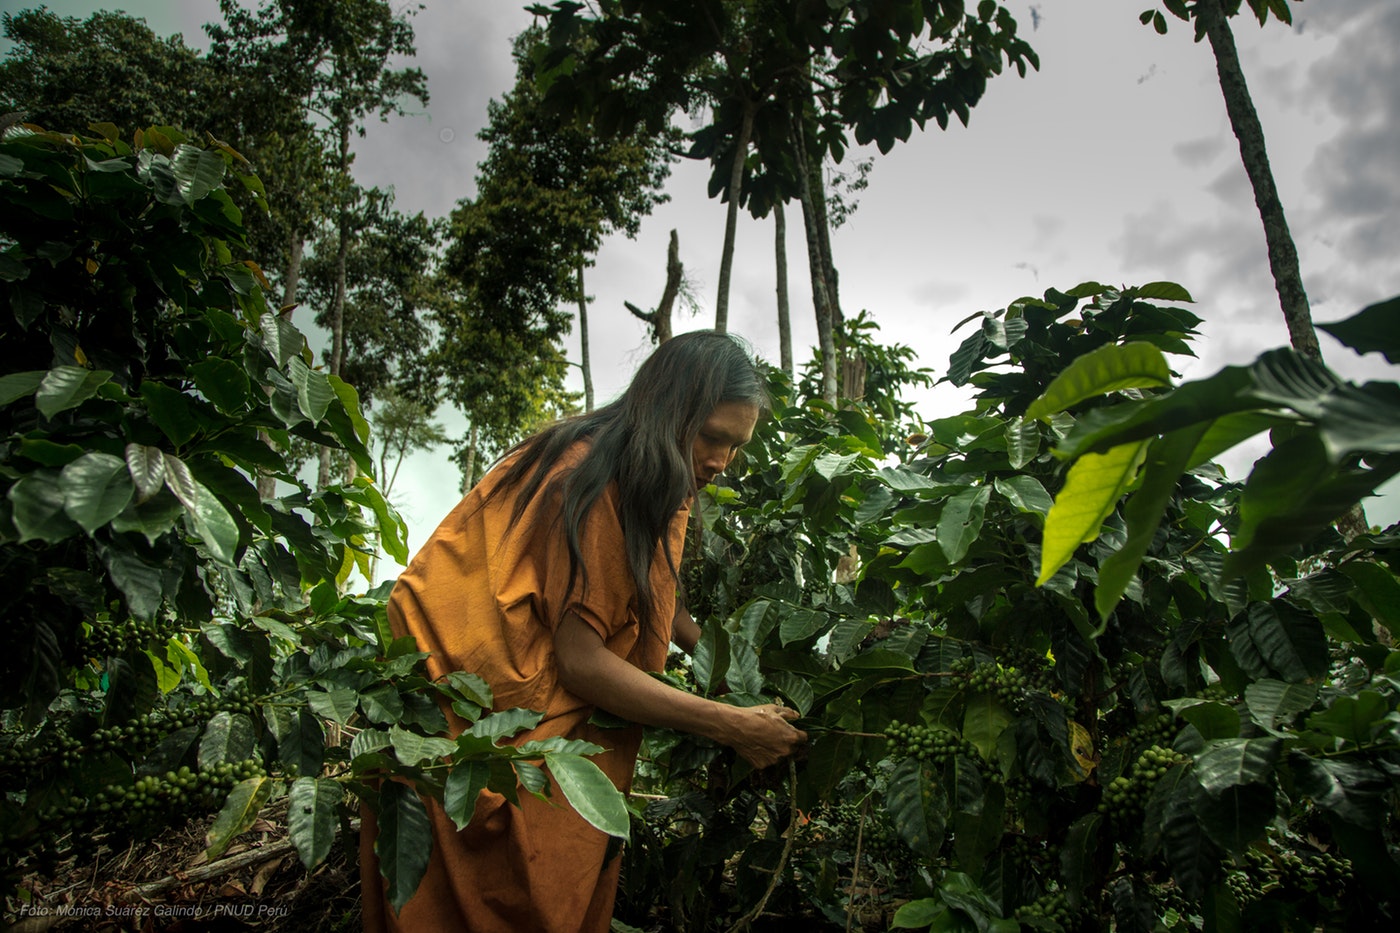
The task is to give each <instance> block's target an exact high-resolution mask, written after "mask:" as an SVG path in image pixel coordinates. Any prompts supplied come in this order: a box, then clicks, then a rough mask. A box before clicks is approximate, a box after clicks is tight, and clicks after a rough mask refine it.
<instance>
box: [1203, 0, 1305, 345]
mask: <svg viewBox="0 0 1400 933" xmlns="http://www.w3.org/2000/svg"><path fill="white" fill-rule="evenodd" d="M1198 9H1199V12H1198V13H1197V15H1198V16H1200V17H1201V21H1202V23H1203V24H1204V26H1205V33H1206V38H1207V39H1208V40H1210V47H1211V51H1213V52H1214V53H1215V68H1216V72H1217V73H1218V74H1219V76H1220V90H1221V92H1222V93H1223V94H1224V96H1225V112H1226V113H1227V114H1228V115H1229V117H1230V128H1231V129H1232V130H1234V133H1235V138H1236V139H1238V140H1239V144H1240V159H1241V161H1243V162H1244V170H1245V173H1246V174H1248V175H1249V183H1250V185H1251V186H1252V187H1253V188H1254V203H1255V204H1256V205H1258V207H1259V217H1260V219H1261V220H1263V222H1264V240H1265V242H1266V243H1267V244H1268V249H1269V270H1270V271H1271V272H1273V275H1274V287H1275V289H1277V290H1278V297H1279V304H1280V306H1281V307H1282V309H1283V319H1284V321H1285V323H1287V325H1288V339H1289V342H1290V343H1291V344H1292V345H1293V348H1294V349H1295V350H1297V351H1298V352H1299V353H1301V354H1303V355H1304V356H1307V357H1310V358H1311V359H1313V360H1316V361H1317V362H1319V363H1320V362H1322V350H1321V348H1320V347H1319V346H1318V343H1317V332H1316V331H1314V330H1313V323H1312V311H1311V309H1310V308H1309V307H1308V294H1307V292H1306V291H1304V290H1303V276H1302V273H1301V272H1300V271H1299V268H1298V250H1297V248H1296V246H1295V245H1294V243H1293V236H1292V234H1290V233H1289V232H1288V221H1287V220H1286V219H1285V217H1284V215H1283V203H1282V202H1281V201H1280V200H1279V196H1278V188H1277V187H1276V186H1275V185H1274V174H1273V171H1272V169H1270V168H1269V153H1268V150H1267V149H1266V148H1265V145H1264V128H1263V126H1261V125H1260V123H1259V114H1258V113H1257V112H1256V111H1255V109H1254V101H1253V100H1252V98H1251V97H1250V95H1249V86H1248V85H1246V84H1245V80H1244V70H1243V69H1242V68H1241V67H1240V56H1239V53H1238V52H1237V51H1236V49H1235V37H1234V34H1233V33H1232V32H1231V31H1230V23H1229V21H1228V19H1227V18H1226V17H1225V15H1224V13H1223V11H1222V10H1221V7H1220V0H1205V2H1202V3H1200V4H1198Z"/></svg>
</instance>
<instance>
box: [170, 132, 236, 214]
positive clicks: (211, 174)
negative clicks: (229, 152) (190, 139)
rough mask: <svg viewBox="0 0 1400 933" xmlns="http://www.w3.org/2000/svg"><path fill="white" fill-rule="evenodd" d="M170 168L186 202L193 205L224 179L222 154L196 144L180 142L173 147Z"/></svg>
mask: <svg viewBox="0 0 1400 933" xmlns="http://www.w3.org/2000/svg"><path fill="white" fill-rule="evenodd" d="M170 168H171V171H173V172H174V174H175V180H176V183H177V186H178V189H179V192H180V196H181V197H182V198H184V201H185V203H186V204H189V205H193V204H194V203H195V202H196V201H198V200H199V199H201V198H203V197H207V196H208V195H209V193H210V192H211V191H213V190H214V189H215V188H216V187H218V185H219V183H220V182H222V181H223V179H224V170H225V168H226V166H225V164H224V159H223V156H221V155H219V153H217V152H215V151H213V150H209V149H203V148H200V147H197V146H188V145H184V144H181V145H179V146H176V147H175V153H174V155H173V156H171V158H170Z"/></svg>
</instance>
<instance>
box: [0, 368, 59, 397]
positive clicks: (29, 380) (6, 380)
mask: <svg viewBox="0 0 1400 933" xmlns="http://www.w3.org/2000/svg"><path fill="white" fill-rule="evenodd" d="M48 374H49V371H48V370H47V369H35V370H30V371H29V372H23V373H7V374H6V375H4V376H0V406H4V405H9V404H10V403H11V402H14V401H16V400H18V399H22V398H24V397H25V396H27V395H33V394H34V393H35V392H37V391H38V389H39V386H40V385H42V384H43V382H44V377H45V376H47V375H48Z"/></svg>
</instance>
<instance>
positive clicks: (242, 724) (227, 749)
mask: <svg viewBox="0 0 1400 933" xmlns="http://www.w3.org/2000/svg"><path fill="white" fill-rule="evenodd" d="M256 747H257V734H256V732H255V730H254V727H253V721H252V720H251V719H249V718H248V717H247V716H245V715H244V714H242V713H233V712H230V711H228V710H221V711H219V712H217V713H215V714H214V716H213V718H211V719H210V720H209V723H208V724H207V725H206V726H205V727H204V735H203V736H201V737H200V740H199V766H200V767H201V768H209V767H213V766H214V765H219V764H223V763H224V762H235V763H236V762H240V761H244V760H245V759H247V758H250V757H252V754H253V749H254V748H256Z"/></svg>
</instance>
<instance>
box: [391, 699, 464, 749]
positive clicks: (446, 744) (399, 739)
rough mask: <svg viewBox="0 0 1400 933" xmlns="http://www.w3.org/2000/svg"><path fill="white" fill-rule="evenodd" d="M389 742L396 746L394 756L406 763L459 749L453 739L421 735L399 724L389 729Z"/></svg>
mask: <svg viewBox="0 0 1400 933" xmlns="http://www.w3.org/2000/svg"><path fill="white" fill-rule="evenodd" d="M391 689H392V688H391ZM389 742H390V744H391V745H393V747H394V756H395V757H397V758H398V759H399V761H401V762H403V763H404V764H406V765H416V764H419V763H421V762H424V761H432V760H436V759H438V758H446V757H447V756H448V755H451V754H452V753H453V752H455V751H456V750H457V743H456V741H455V740H453V739H444V738H442V737H441V736H428V735H419V734H418V733H416V732H410V731H409V730H407V729H404V728H401V727H399V726H393V727H392V728H390V729H389Z"/></svg>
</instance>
